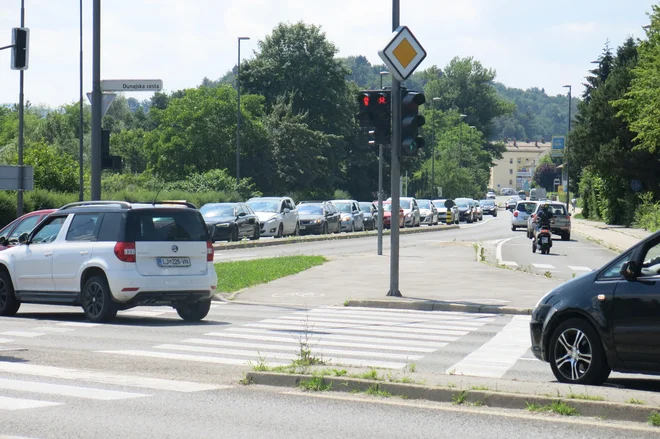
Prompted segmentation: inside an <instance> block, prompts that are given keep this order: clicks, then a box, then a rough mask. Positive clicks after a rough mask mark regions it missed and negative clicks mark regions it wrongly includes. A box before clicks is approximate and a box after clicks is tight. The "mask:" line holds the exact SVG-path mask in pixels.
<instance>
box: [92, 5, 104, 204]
mask: <svg viewBox="0 0 660 439" xmlns="http://www.w3.org/2000/svg"><path fill="white" fill-rule="evenodd" d="M92 9H93V12H92V15H93V19H92V27H93V30H92V182H91V183H92V184H91V186H92V201H98V200H100V199H101V166H102V160H101V119H102V117H103V116H102V114H101V105H102V104H103V95H102V94H101V0H94V3H93V6H92Z"/></svg>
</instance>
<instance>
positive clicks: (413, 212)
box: [387, 197, 422, 227]
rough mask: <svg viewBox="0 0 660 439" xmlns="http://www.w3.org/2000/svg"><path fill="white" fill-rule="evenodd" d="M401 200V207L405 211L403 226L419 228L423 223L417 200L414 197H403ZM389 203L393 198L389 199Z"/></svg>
mask: <svg viewBox="0 0 660 439" xmlns="http://www.w3.org/2000/svg"><path fill="white" fill-rule="evenodd" d="M399 200H400V202H399V205H400V207H401V209H403V226H404V227H419V226H420V225H421V223H422V221H421V215H420V213H419V206H418V205H417V200H416V199H415V198H413V197H401V198H400V199H399ZM387 201H392V198H391V197H390V198H388V199H387Z"/></svg>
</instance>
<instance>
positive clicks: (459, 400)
mask: <svg viewBox="0 0 660 439" xmlns="http://www.w3.org/2000/svg"><path fill="white" fill-rule="evenodd" d="M467 395H468V393H467V390H463V391H460V392H458V393H454V394H453V395H452V397H451V403H452V404H454V405H462V404H463V403H464V402H465V399H466V398H467Z"/></svg>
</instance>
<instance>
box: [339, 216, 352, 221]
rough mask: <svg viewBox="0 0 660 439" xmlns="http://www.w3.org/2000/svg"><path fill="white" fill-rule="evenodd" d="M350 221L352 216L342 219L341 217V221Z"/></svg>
mask: <svg viewBox="0 0 660 439" xmlns="http://www.w3.org/2000/svg"><path fill="white" fill-rule="evenodd" d="M350 219H351V217H350V216H342V217H341V220H342V221H348V220H350Z"/></svg>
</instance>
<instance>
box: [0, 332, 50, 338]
mask: <svg viewBox="0 0 660 439" xmlns="http://www.w3.org/2000/svg"><path fill="white" fill-rule="evenodd" d="M0 335H9V336H11V337H28V338H32V337H40V336H42V335H46V334H44V333H43V332H28V331H5V332H0Z"/></svg>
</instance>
